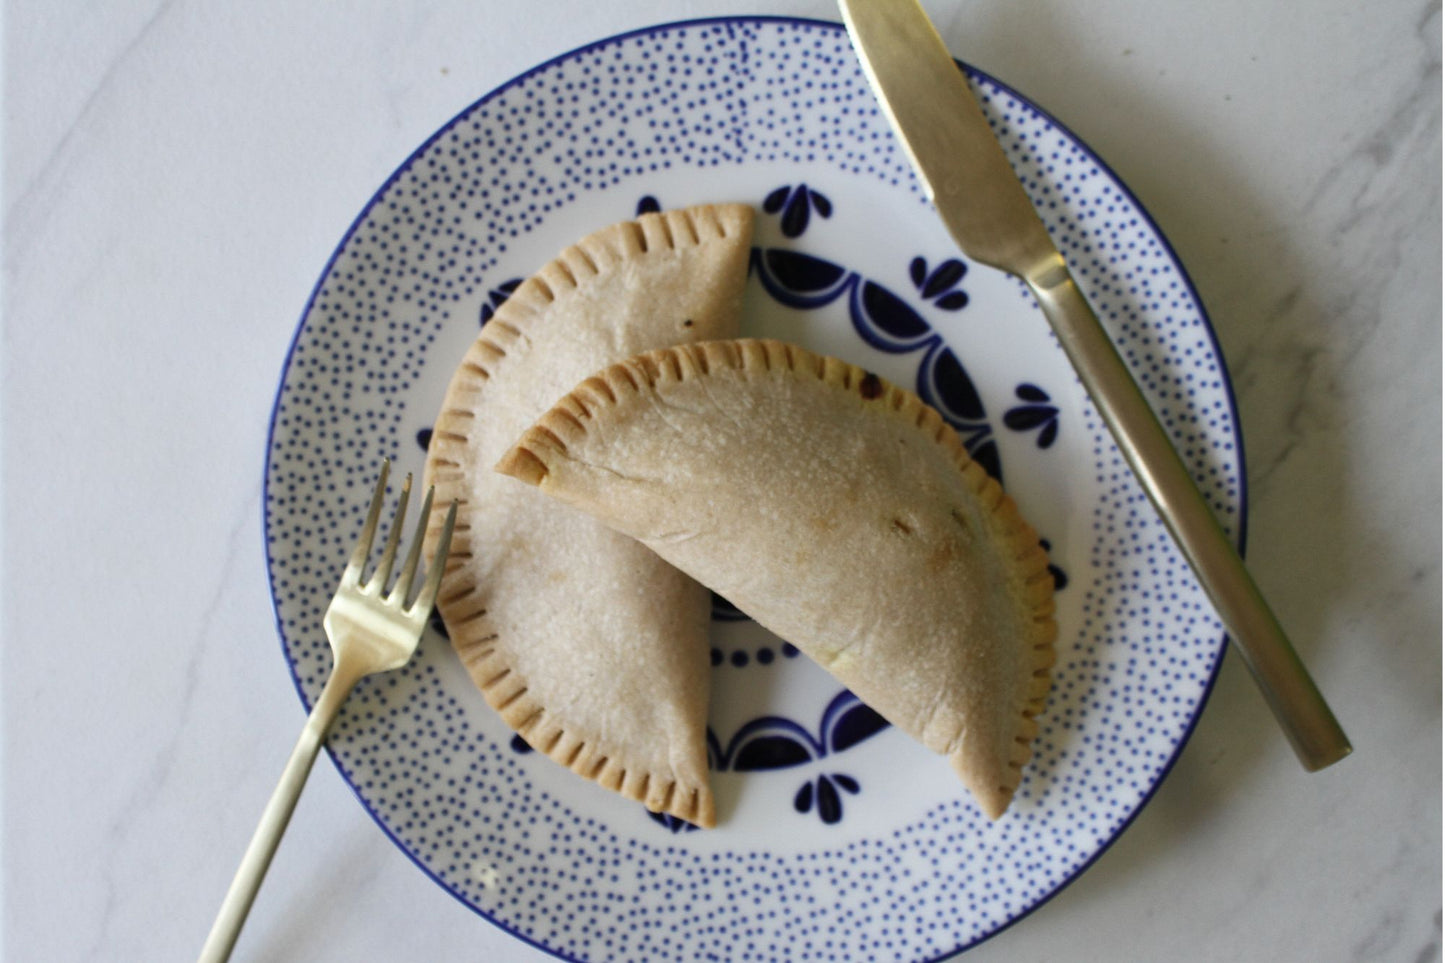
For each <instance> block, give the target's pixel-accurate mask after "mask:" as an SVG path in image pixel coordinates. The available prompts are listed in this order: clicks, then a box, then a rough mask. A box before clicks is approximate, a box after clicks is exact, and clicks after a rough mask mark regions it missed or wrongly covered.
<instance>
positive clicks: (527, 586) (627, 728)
mask: <svg viewBox="0 0 1445 963" xmlns="http://www.w3.org/2000/svg"><path fill="white" fill-rule="evenodd" d="M752 221H753V212H752V209H751V208H749V207H746V206H744V205H740V204H727V205H702V206H697V207H691V208H687V209H684V210H677V211H667V212H664V213H660V214H644V215H642V216H641V217H639V218H638V219H637V220H635V221H627V222H624V223H621V224H616V225H613V226H611V227H608V228H605V229H603V230H601V231H598V232H596V233H594V234H591V235H588V236H587V237H585V238H583V239H582V240H581V241H579V242H578V243H577V244H575V245H573V246H571V247H569V248H567V249H566V250H564V251H563V252H562V253H561V254H559V255H558V256H557V258H556V259H554V260H553V261H551V262H550V263H549V264H547V265H546V266H545V267H543V268H542V269H541V270H540V271H538V272H537V273H536V274H535V275H533V276H532V277H531V278H529V279H528V280H526V281H525V282H523V283H522V284H521V285H520V286H518V288H517V289H516V291H515V292H513V294H512V295H511V296H510V297H509V298H508V299H507V300H506V301H505V302H504V303H503V304H502V305H501V306H500V307H499V308H498V309H497V311H496V313H495V315H494V316H493V317H492V319H491V320H490V321H488V322H487V323H486V324H485V325H484V326H483V327H482V330H481V333H480V335H479V336H478V337H477V339H476V341H475V342H474V343H473V344H472V345H471V347H470V349H469V350H468V351H467V353H466V356H465V357H464V358H463V359H462V361H461V364H460V365H459V366H458V367H457V369H456V372H455V374H454V376H453V379H452V382H451V384H450V387H449V389H448V391H447V395H446V399H445V401H444V402H443V404H442V410H441V413H440V415H439V416H438V418H437V420H436V423H435V427H434V430H433V435H432V441H431V445H430V448H429V451H428V456H427V463H426V476H427V481H428V483H429V484H434V485H436V489H437V491H436V502H435V504H436V505H438V506H446V505H447V504H448V503H449V502H450V501H451V500H453V499H456V500H457V501H458V503H459V506H460V507H459V512H458V515H457V523H456V529H455V534H454V536H453V541H452V552H451V555H450V557H449V560H448V562H447V569H446V576H445V579H444V581H443V583H442V588H441V591H440V593H439V595H438V599H437V606H438V609H439V611H440V613H441V616H442V619H443V621H444V622H445V623H446V626H447V630H448V634H449V635H450V637H451V640H452V644H453V646H454V647H455V649H456V651H457V653H458V654H459V655H460V657H461V659H462V661H463V662H464V663H465V665H466V667H467V669H468V671H469V672H470V674H471V676H472V679H473V681H474V682H475V683H476V685H477V686H478V687H479V688H480V689H481V691H482V692H483V694H484V695H485V696H486V699H487V701H488V702H489V703H490V704H491V706H492V707H493V708H494V709H496V710H497V711H498V712H499V713H500V714H501V716H502V718H503V719H505V720H506V722H507V724H508V725H509V726H511V727H512V728H513V729H515V730H516V731H517V732H519V733H520V734H521V735H522V736H523V738H525V739H526V740H527V742H528V743H529V744H531V745H532V746H533V747H534V748H536V749H537V750H539V751H541V752H544V753H546V754H547V755H548V756H550V757H551V758H552V759H554V760H556V761H557V762H559V763H561V764H562V765H564V766H567V767H568V768H570V769H572V770H573V771H574V772H577V773H579V774H581V775H583V776H586V777H588V778H590V779H593V780H595V781H596V782H598V783H599V784H601V785H603V786H605V787H606V788H608V789H611V790H614V791H616V792H618V793H621V794H622V795H624V796H627V797H629V798H631V799H635V800H637V801H639V802H642V803H643V804H644V805H645V806H647V808H648V809H651V810H653V811H657V812H666V813H670V814H672V815H674V816H677V817H679V818H681V819H685V820H688V821H690V822H693V823H696V824H698V825H701V826H711V825H713V824H714V823H715V821H716V816H715V811H714V803H713V796H712V791H711V789H710V787H709V784H708V772H707V749H706V738H705V734H706V725H707V695H708V672H709V647H708V625H709V608H710V606H709V596H708V594H707V591H706V590H705V589H704V588H702V587H701V586H700V585H698V584H697V583H696V582H694V581H693V580H692V579H690V578H688V577H687V576H685V575H683V574H682V573H680V572H678V571H677V570H675V569H674V568H673V567H672V566H670V565H668V564H666V563H665V562H663V561H662V560H661V559H659V558H658V557H657V556H656V555H654V554H653V553H652V552H651V551H649V550H648V549H646V548H645V547H643V546H641V545H639V544H638V543H637V542H635V541H634V540H632V539H630V538H627V537H625V536H623V535H620V534H618V533H616V532H614V531H612V530H611V529H609V528H607V527H605V526H603V525H602V524H601V523H599V522H597V521H596V520H594V519H592V518H590V517H588V516H587V515H585V514H583V513H581V512H576V511H572V510H570V509H567V508H565V507H564V506H559V505H557V504H555V503H554V502H552V501H551V500H549V499H546V498H544V497H542V496H541V495H539V494H538V493H537V492H536V491H534V490H532V489H530V488H528V487H526V486H523V485H519V484H517V483H516V482H515V481H514V480H512V479H509V478H506V477H504V476H501V475H498V474H496V473H495V472H493V471H492V470H491V468H492V465H493V464H494V463H495V462H496V460H497V459H498V458H499V457H500V456H501V455H502V453H503V452H504V451H506V449H507V448H508V447H509V446H510V444H511V443H512V442H513V441H515V440H516V438H517V437H518V436H519V435H520V434H521V433H522V431H523V430H524V429H525V428H526V427H527V426H528V425H530V424H532V422H533V421H535V420H536V419H537V418H538V417H540V416H541V415H542V414H543V413H544V412H545V411H546V410H547V409H548V408H549V407H550V406H551V405H552V404H553V403H554V402H555V401H556V399H557V398H559V397H561V396H562V395H563V394H564V393H565V392H566V391H567V390H568V389H570V388H571V387H573V386H574V385H575V384H576V383H577V382H578V381H579V380H581V379H582V378H584V377H585V376H586V375H587V374H589V373H590V372H592V371H595V370H597V369H598V368H601V367H604V366H606V365H608V364H611V363H613V362H615V361H618V360H621V359H624V358H626V357H628V356H630V355H633V354H636V353H638V352H641V351H645V350H648V349H651V348H656V347H660V346H664V345H670V344H675V343H677V342H680V341H688V340H694V339H707V338H720V337H730V336H732V335H735V334H736V333H737V329H738V317H739V313H740V310H741V300H742V290H743V286H744V283H745V281H746V276H747V258H748V253H749V249H750V243H751V232H752ZM434 519H437V520H438V521H439V516H438V515H435V514H434Z"/></svg>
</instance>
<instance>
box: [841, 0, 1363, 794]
mask: <svg viewBox="0 0 1445 963" xmlns="http://www.w3.org/2000/svg"><path fill="white" fill-rule="evenodd" d="M839 2H840V6H841V8H842V11H843V19H844V21H845V23H846V24H847V27H848V33H849V35H850V36H851V37H852V40H853V46H854V48H855V49H856V50H857V51H858V56H859V58H860V59H861V61H862V63H863V70H864V72H865V73H866V74H867V77H868V82H869V84H870V85H871V86H872V87H873V90H874V92H875V93H876V94H877V95H878V99H879V101H880V103H881V104H882V106H883V112H884V114H885V115H887V117H888V120H889V122H890V123H891V124H892V125H893V129H894V131H896V132H897V134H898V136H899V138H900V139H901V140H902V142H903V146H904V148H905V149H906V150H907V152H908V156H909V158H910V159H911V160H912V162H913V168H914V170H915V171H916V172H917V173H918V176H919V178H920V180H921V181H922V183H923V186H924V189H925V191H926V192H927V194H928V196H929V199H930V200H932V201H933V203H934V206H935V207H936V208H937V209H938V214H939V216H940V217H941V218H942V219H943V223H944V226H945V227H947V228H948V232H949V233H950V234H951V235H952V236H953V239H954V240H955V241H956V242H957V243H958V245H959V247H960V248H962V250H963V252H964V254H966V255H967V256H968V257H969V258H971V259H972V260H974V261H977V262H980V263H982V264H987V265H989V266H991V267H995V268H999V269H1000V270H1003V271H1007V272H1009V273H1010V274H1014V275H1017V276H1018V277H1020V278H1021V279H1022V280H1023V281H1024V283H1025V284H1027V285H1028V287H1029V290H1030V291H1032V292H1033V294H1034V297H1035V298H1037V299H1038V302H1039V306H1040V307H1041V308H1043V312H1044V315H1045V316H1046V317H1047V318H1048V320H1049V324H1050V325H1051V326H1052V327H1053V329H1054V333H1055V335H1057V337H1058V339H1059V343H1060V344H1061V345H1062V346H1063V348H1064V352H1065V354H1067V355H1068V358H1069V360H1070V361H1071V362H1072V363H1073V365H1074V368H1075V370H1076V371H1077V372H1078V375H1079V378H1080V380H1081V381H1082V382H1083V385H1084V388H1085V390H1087V391H1088V393H1089V396H1090V397H1091V398H1092V399H1093V401H1094V404H1095V406H1096V407H1097V408H1098V410H1099V413H1100V415H1101V416H1102V417H1103V419H1104V421H1105V423H1106V424H1108V426H1109V430H1110V431H1111V432H1112V433H1113V435H1114V438H1115V440H1116V441H1117V442H1118V444H1119V449H1120V451H1121V452H1122V453H1123V455H1124V457H1125V459H1126V460H1127V461H1128V463H1129V465H1130V467H1131V468H1133V470H1134V473H1135V474H1136V475H1137V476H1138V477H1139V480H1140V481H1141V482H1142V483H1143V486H1144V490H1145V491H1146V492H1147V493H1148V495H1149V498H1150V500H1151V501H1152V502H1153V503H1154V507H1155V509H1157V510H1158V512H1159V516H1160V518H1161V519H1162V520H1163V521H1164V524H1165V525H1166V526H1167V527H1168V529H1169V532H1170V534H1172V535H1173V537H1174V540H1175V542H1176V543H1177V544H1178V545H1179V547H1180V549H1181V550H1182V551H1183V553H1184V556H1185V558H1187V559H1188V561H1189V564H1190V566H1191V568H1193V570H1194V574H1195V576H1196V577H1197V578H1198V579H1199V582H1200V584H1201V585H1202V586H1203V588H1204V590H1205V592H1206V593H1207V594H1208V595H1209V598H1210V600H1211V601H1212V602H1213V604H1214V607H1215V610H1216V611H1217V612H1218V613H1219V617H1220V619H1221V620H1222V621H1223V622H1224V626H1225V629H1226V631H1227V632H1228V633H1229V636H1230V638H1231V639H1233V640H1234V643H1235V647H1236V649H1237V650H1238V652H1239V654H1240V655H1241V656H1242V657H1243V659H1244V661H1245V664H1246V665H1247V666H1248V667H1249V671H1250V673H1251V674H1252V675H1253V676H1254V679H1255V681H1256V682H1257V683H1258V685H1259V688H1260V690H1261V691H1262V692H1263V693H1264V697H1265V699H1266V701H1267V702H1268V703H1269V706H1270V708H1271V709H1272V710H1273V712H1274V714H1275V717H1276V718H1277V719H1278V720H1279V723H1280V725H1281V726H1282V727H1283V728H1284V731H1285V733H1286V735H1287V736H1288V737H1289V740H1290V743H1291V744H1292V745H1293V746H1294V750H1295V752H1296V753H1297V754H1298V755H1299V758H1300V761H1301V762H1302V763H1303V764H1304V766H1305V768H1306V769H1308V770H1310V771H1314V770H1318V769H1323V768H1324V767H1325V766H1328V765H1330V764H1332V763H1334V762H1338V761H1339V760H1340V759H1343V758H1344V757H1345V756H1347V755H1349V752H1350V742H1349V740H1348V739H1347V738H1346V736H1345V733H1344V731H1343V730H1342V729H1341V728H1340V724H1339V722H1337V721H1336V719H1335V716H1334V713H1332V712H1331V711H1330V707H1329V706H1328V705H1327V704H1326V702H1325V700H1324V697H1323V696H1321V695H1320V691H1319V689H1318V688H1317V687H1316V686H1315V684H1314V681H1313V680H1312V679H1311V678H1310V675H1309V672H1308V671H1307V670H1306V669H1305V667H1304V664H1303V663H1302V662H1301V661H1300V658H1299V656H1298V654H1297V653H1296V652H1295V650H1294V647H1293V646H1292V645H1291V644H1290V642H1289V639H1288V638H1287V637H1286V636H1285V634H1284V630H1283V629H1282V628H1281V627H1280V624H1279V622H1278V620H1276V619H1275V617H1274V615H1273V613H1271V612H1270V609H1269V606H1268V605H1267V604H1266V602H1265V600H1264V597H1263V596H1262V595H1261V594H1260V591H1259V588H1258V587H1257V586H1256V585H1255V583H1254V580H1253V579H1252V578H1251V577H1250V575H1249V572H1248V571H1247V570H1246V569H1245V567H1244V563H1243V561H1241V559H1240V557H1239V554H1238V553H1237V552H1236V551H1235V550H1234V546H1233V545H1232V544H1231V543H1230V540H1229V537H1228V536H1227V535H1226V534H1225V532H1224V530H1223V529H1222V528H1221V527H1220V526H1219V523H1218V522H1217V521H1216V520H1215V518H1214V514H1213V512H1211V511H1210V508H1209V505H1208V503H1207V502H1206V501H1205V500H1204V496H1203V495H1201V494H1200V492H1199V489H1198V488H1196V487H1195V485H1194V481H1193V479H1192V478H1191V477H1190V475H1189V470H1188V469H1187V468H1185V466H1184V463H1183V461H1181V460H1180V458H1179V456H1178V454H1177V453H1176V452H1175V450H1174V447H1173V445H1172V444H1170V442H1169V437H1168V436H1167V435H1166V434H1165V433H1164V429H1163V428H1162V427H1161V426H1160V424H1159V422H1158V420H1157V419H1156V418H1155V417H1154V413H1153V412H1152V411H1151V410H1150V408H1149V404H1148V402H1147V401H1145V399H1144V395H1143V393H1142V392H1140V390H1139V387H1138V385H1136V384H1135V383H1134V379H1133V378H1132V377H1131V376H1130V374H1129V370H1128V368H1127V367H1125V365H1124V362H1123V360H1122V359H1121V358H1120V357H1119V354H1118V352H1117V351H1116V350H1115V349H1114V345H1113V343H1112V342H1111V341H1110V339H1109V335H1108V334H1107V333H1106V332H1105V331H1104V329H1103V327H1102V326H1101V325H1100V324H1099V320H1098V318H1096V317H1095V316H1094V312H1093V310H1092V309H1091V308H1090V307H1089V304H1088V302H1087V301H1085V300H1084V296H1083V294H1082V293H1080V291H1079V287H1078V285H1077V284H1075V282H1074V279H1073V276H1072V275H1071V274H1070V273H1069V268H1068V265H1067V264H1066V263H1065V262H1064V258H1063V255H1062V254H1060V253H1059V249H1058V248H1057V247H1056V246H1055V245H1054V243H1053V241H1052V240H1051V239H1050V238H1049V234H1048V231H1047V230H1046V229H1045V228H1044V224H1043V221H1041V220H1040V219H1039V216H1038V214H1037V213H1036V212H1035V210H1034V207H1033V204H1032V202H1031V201H1030V200H1029V198H1028V195H1027V194H1025V193H1024V189H1023V185H1022V184H1021V183H1020V182H1019V180H1018V178H1017V177H1016V176H1015V174H1014V172H1013V169H1012V168H1011V167H1010V166H1009V162H1008V159H1007V157H1005V156H1004V152H1003V148H1002V147H1001V146H1000V145H999V143H998V140H997V139H996V138H995V137H994V134H993V131H992V130H991V129H990V128H989V125H988V121H987V119H985V117H984V115H983V111H982V109H981V108H980V107H979V105H978V102H977V101H976V100H975V99H974V96H973V92H972V91H971V90H970V89H969V86H968V82H967V80H966V79H965V77H964V74H963V71H962V69H961V68H960V67H959V65H958V64H957V63H955V61H954V60H953V57H952V56H951V55H950V54H949V52H948V49H947V48H946V47H945V46H944V44H943V40H942V38H941V37H939V35H938V31H937V30H935V29H934V27H933V24H932V23H931V22H930V21H929V19H928V15H927V14H926V13H925V12H924V10H923V8H922V6H920V5H919V3H918V0H839Z"/></svg>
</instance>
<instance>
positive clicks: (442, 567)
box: [414, 500, 457, 612]
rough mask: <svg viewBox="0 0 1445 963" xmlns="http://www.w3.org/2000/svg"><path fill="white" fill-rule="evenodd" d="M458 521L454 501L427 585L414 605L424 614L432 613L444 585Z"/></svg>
mask: <svg viewBox="0 0 1445 963" xmlns="http://www.w3.org/2000/svg"><path fill="white" fill-rule="evenodd" d="M456 521H457V503H456V501H455V500H453V501H452V504H451V507H450V508H448V509H447V520H446V521H445V522H443V523H442V532H441V535H440V536H439V537H438V538H437V547H436V551H435V552H433V553H432V559H431V568H430V569H428V570H427V573H426V583H425V584H424V585H422V587H421V591H420V592H418V593H417V596H416V602H415V603H414V605H415V606H417V607H420V609H421V611H423V612H430V611H431V607H432V606H433V605H434V604H436V600H437V590H438V589H440V588H441V584H442V573H443V572H445V571H446V567H447V555H448V554H450V553H451V550H452V527H453V526H454V525H455V524H456Z"/></svg>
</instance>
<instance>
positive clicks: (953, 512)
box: [948, 508, 973, 535]
mask: <svg viewBox="0 0 1445 963" xmlns="http://www.w3.org/2000/svg"><path fill="white" fill-rule="evenodd" d="M948 515H949V517H950V518H952V519H953V520H954V522H955V523H957V525H958V527H959V528H961V529H963V530H964V531H965V532H968V533H969V534H970V535H972V534H973V526H972V525H970V524H969V523H968V516H967V515H965V514H964V513H963V512H961V511H959V510H958V509H956V508H954V509H950V510H949V512H948Z"/></svg>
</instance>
